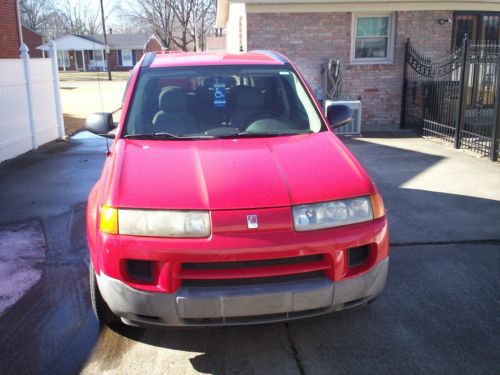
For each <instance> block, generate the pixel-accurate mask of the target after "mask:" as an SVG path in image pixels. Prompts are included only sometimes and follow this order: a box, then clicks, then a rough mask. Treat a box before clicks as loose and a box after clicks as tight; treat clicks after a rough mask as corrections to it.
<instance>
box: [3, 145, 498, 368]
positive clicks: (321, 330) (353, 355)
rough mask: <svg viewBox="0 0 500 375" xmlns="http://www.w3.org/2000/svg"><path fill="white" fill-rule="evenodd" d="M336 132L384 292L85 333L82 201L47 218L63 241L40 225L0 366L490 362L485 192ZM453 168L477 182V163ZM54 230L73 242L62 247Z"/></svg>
mask: <svg viewBox="0 0 500 375" xmlns="http://www.w3.org/2000/svg"><path fill="white" fill-rule="evenodd" d="M415 142H417V146H418V145H421V144H424V145H428V142H427V143H426V142H425V141H422V140H415ZM422 142H424V143H422ZM346 143H347V144H348V146H349V147H350V148H351V149H352V150H353V152H354V153H355V154H356V155H357V156H358V158H359V159H360V160H361V162H362V163H363V164H364V165H365V167H366V169H367V170H368V171H369V173H370V174H371V175H372V177H374V179H375V181H376V182H377V184H378V187H379V189H380V191H381V193H382V196H383V197H384V201H385V203H386V206H387V208H388V217H389V221H390V235H391V243H392V244H393V246H392V249H391V261H390V263H391V265H390V270H389V277H388V283H387V287H386V290H385V291H384V292H383V293H382V295H381V296H380V297H379V298H378V300H377V301H375V302H374V303H373V304H371V305H369V306H368V307H367V308H365V309H362V310H358V311H349V312H345V313H339V314H336V315H330V316H324V317H320V318H313V319H308V320H302V321H296V322H290V323H288V324H271V325H260V326H249V327H222V328H201V329H171V328H170V329H163V330H142V329H134V328H129V327H122V328H119V329H118V330H117V331H113V330H110V329H108V328H105V329H103V330H101V331H100V333H99V330H98V326H97V323H96V322H95V320H94V318H93V316H92V315H91V310H90V306H89V301H88V297H87V287H88V282H87V269H86V268H85V264H84V263H85V262H84V261H82V258H83V257H84V255H83V254H84V252H85V249H84V247H85V245H84V243H85V231H84V220H83V217H82V216H81V215H82V212H83V211H82V207H83V206H76V208H75V210H74V212H73V214H71V215H73V216H72V218H68V217H66V218H60V219H58V220H60V222H56V221H55V222H53V223H52V224H50V225H49V227H52V228H57V227H58V226H61V227H62V228H61V230H63V231H64V230H66V231H68V229H67V228H68V227H64V225H63V224H62V223H64V222H65V221H66V222H67V221H69V222H70V223H72V226H71V228H72V229H71V230H69V232H71V233H72V235H71V236H70V237H69V238H68V239H64V238H63V237H61V239H60V240H56V241H54V238H55V239H57V238H59V237H58V236H59V234H58V233H60V231H57V230H54V231H53V232H51V230H50V229H49V230H47V231H46V236H47V242H48V244H49V245H50V246H49V250H50V248H52V251H53V254H54V257H53V258H51V259H52V260H53V263H49V264H48V265H47V269H46V270H44V275H43V276H42V280H41V281H40V283H39V284H38V285H37V287H35V288H34V289H33V290H32V291H31V292H30V293H29V294H27V295H26V296H25V297H24V298H23V299H22V300H21V301H20V302H19V303H18V304H17V305H16V306H15V307H14V308H13V309H12V310H11V311H10V312H9V313H8V315H6V316H3V317H2V318H1V319H0V329H1V331H0V333H1V335H0V337H1V338H0V358H2V361H0V372H1V373H14V372H15V373H23V372H26V373H29V372H42V373H76V372H78V371H79V370H80V369H83V372H84V373H93V372H102V371H108V372H109V373H117V374H120V373H125V372H139V371H141V372H143V373H148V372H149V373H155V372H163V373H190V372H195V371H199V372H202V373H212V374H227V373H238V374H260V373H266V374H272V373H275V374H284V373H287V374H288V373H290V374H293V373H300V370H302V373H305V374H332V373H388V372H389V373H390V372H398V373H399V372H416V373H424V372H433V373H436V372H438V373H443V372H445V373H446V372H460V373H478V372H479V373H495V372H498V369H499V368H500V357H499V356H498V355H497V353H496V352H497V350H496V348H499V347H500V336H499V334H498V332H499V329H500V320H499V319H500V318H499V315H498V311H500V298H499V292H498V291H499V290H500V276H499V272H498V265H499V264H500V215H498V212H500V202H499V200H495V199H484V198H479V197H475V196H473V195H472V194H469V193H467V194H459V193H455V194H447V193H444V192H436V191H429V190H421V189H418V186H419V183H420V181H421V183H422V186H425V184H427V183H428V177H427V176H426V173H430V172H432V173H434V174H433V175H432V176H434V175H437V176H439V175H441V178H442V180H439V179H438V180H436V184H437V185H439V186H438V187H439V189H441V190H446V189H447V186H450V184H452V183H453V181H450V178H449V176H448V175H447V174H449V173H455V170H454V168H455V167H454V165H450V166H447V165H443V164H442V162H443V161H444V160H446V159H447V156H446V155H436V154H429V153H426V152H418V151H416V150H408V149H402V148H398V147H391V146H388V145H379V144H373V143H366V141H358V140H348V141H346ZM435 147H441V146H435ZM416 149H418V147H416ZM462 156H463V155H462ZM462 156H460V155H459V157H458V159H459V160H462V159H464V158H463V157H462ZM466 158H470V157H468V156H467V157H466ZM464 160H465V159H464ZM478 162H479V165H482V163H485V165H486V163H489V162H488V161H482V160H476V159H474V160H472V166H471V167H475V166H476V165H478ZM440 165H441V167H440ZM436 168H438V169H437V170H436ZM440 168H442V170H441V169H440ZM460 168H465V170H467V166H463V165H460V166H459V172H460V171H461V170H462V169H460ZM488 168H491V167H490V166H487V167H485V169H486V170H489V169H488ZM432 176H431V177H430V178H431V179H432V178H433V177H432ZM463 178H474V179H476V181H477V184H482V185H483V186H484V185H487V184H490V183H491V179H490V176H489V174H488V173H486V174H485V175H484V176H482V177H481V174H480V173H479V174H476V172H474V175H473V177H468V176H464V177H463ZM1 179H2V177H1V175H0V182H1ZM420 179H421V180H420ZM408 181H412V184H413V185H412V186H414V187H413V188H407V187H405V186H406V184H407V183H408ZM73 183H74V184H77V183H78V181H75V182H73ZM456 184H460V181H456ZM403 185H405V186H403ZM416 187H417V188H416ZM66 188H68V189H71V186H66ZM439 189H437V190H439ZM454 191H456V190H454ZM8 193H9V192H8V191H7V192H4V194H8ZM28 193H30V194H33V195H34V196H36V189H33V191H32V192H28ZM478 194H483V193H482V192H481V191H479V190H478ZM85 198H86V197H84V196H82V197H81V201H82V202H83V201H84V200H85ZM499 199H500V198H499ZM0 208H2V207H1V205H0ZM28 209H29V206H28ZM53 219H54V220H56V219H57V217H55V218H53ZM45 223H47V221H45ZM65 228H66V229H65ZM51 241H52V242H51ZM57 241H59V242H57ZM61 241H62V242H64V241H69V242H67V244H68V246H67V248H69V249H77V250H75V251H74V252H69V254H67V253H65V252H64V251H62V249H63V248H64V246H63V245H61V243H62V242H61ZM58 243H59V244H58ZM394 245H395V246H394ZM56 259H58V260H57V261H56ZM294 349H295V351H294ZM299 368H300V370H299ZM40 370H41V371H40Z"/></svg>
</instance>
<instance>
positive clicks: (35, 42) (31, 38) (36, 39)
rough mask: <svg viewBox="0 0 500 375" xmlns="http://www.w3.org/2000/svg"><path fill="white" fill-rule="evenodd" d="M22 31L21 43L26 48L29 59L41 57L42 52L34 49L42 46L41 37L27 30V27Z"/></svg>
mask: <svg viewBox="0 0 500 375" xmlns="http://www.w3.org/2000/svg"><path fill="white" fill-rule="evenodd" d="M22 31H23V42H24V43H25V44H26V45H27V46H28V48H29V50H30V52H29V54H30V56H31V57H42V51H41V50H39V49H36V47H38V46H39V45H41V44H42V36H41V35H40V34H37V33H35V32H34V31H32V30H30V29H28V28H27V27H24V26H23V27H22Z"/></svg>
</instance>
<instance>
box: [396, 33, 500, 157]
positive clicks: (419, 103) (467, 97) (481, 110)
mask: <svg viewBox="0 0 500 375" xmlns="http://www.w3.org/2000/svg"><path fill="white" fill-rule="evenodd" d="M401 127H403V128H412V129H417V130H421V131H422V133H423V135H424V136H427V137H433V138H439V139H441V140H444V141H446V142H450V143H453V144H454V146H455V147H456V148H465V149H468V150H471V151H474V152H476V153H479V154H481V155H484V156H489V157H490V158H491V159H492V160H497V159H498V158H499V157H500V147H499V138H500V43H499V41H493V42H475V41H471V40H469V39H467V38H466V39H464V42H463V44H462V47H461V48H460V49H459V50H457V51H455V52H453V53H450V54H449V55H447V56H445V57H443V58H441V59H431V58H428V57H426V56H424V55H422V54H421V53H419V52H418V51H417V50H416V49H415V48H414V46H412V44H411V42H410V40H408V41H407V43H406V54H405V71H404V83H403V103H402V113H401Z"/></svg>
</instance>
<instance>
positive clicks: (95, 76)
mask: <svg viewBox="0 0 500 375" xmlns="http://www.w3.org/2000/svg"><path fill="white" fill-rule="evenodd" d="M128 74H129V72H111V78H112V79H113V80H114V81H126V80H127V78H128ZM97 80H101V81H107V80H108V72H59V81H61V82H65V81H97Z"/></svg>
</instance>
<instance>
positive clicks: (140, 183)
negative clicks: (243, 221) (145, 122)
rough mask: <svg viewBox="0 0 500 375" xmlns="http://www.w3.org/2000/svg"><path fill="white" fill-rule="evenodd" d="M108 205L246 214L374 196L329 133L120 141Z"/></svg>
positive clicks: (113, 158)
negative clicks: (266, 209) (259, 209)
mask: <svg viewBox="0 0 500 375" xmlns="http://www.w3.org/2000/svg"><path fill="white" fill-rule="evenodd" d="M109 162H110V164H109V171H108V172H110V173H109V174H108V177H107V178H106V180H107V182H106V188H105V190H106V191H105V194H106V198H107V199H106V203H107V204H110V205H112V206H114V207H134V208H151V209H207V210H227V209H248V208H254V209H255V208H266V207H284V206H290V205H297V204H304V203H313V202H322V201H328V200H334V199H341V198H347V197H353V196H360V195H366V194H369V193H370V192H372V190H373V189H374V188H373V185H372V183H371V180H370V178H369V177H368V176H367V174H366V173H365V172H364V170H363V168H362V167H361V166H360V165H359V163H358V162H357V161H356V159H355V158H354V157H353V156H352V155H351V153H350V152H349V151H348V150H347V149H346V148H345V146H344V145H343V144H342V143H341V142H340V141H339V140H338V139H337V138H336V137H335V136H334V135H333V134H331V133H329V132H321V133H317V134H305V135H296V136H282V137H269V138H244V139H243V138H240V139H219V140H161V141H160V140H157V141H151V140H148V141H145V140H127V139H119V140H117V141H116V143H115V147H114V151H113V154H112V156H111V160H109Z"/></svg>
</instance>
